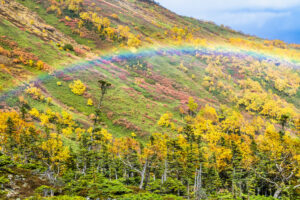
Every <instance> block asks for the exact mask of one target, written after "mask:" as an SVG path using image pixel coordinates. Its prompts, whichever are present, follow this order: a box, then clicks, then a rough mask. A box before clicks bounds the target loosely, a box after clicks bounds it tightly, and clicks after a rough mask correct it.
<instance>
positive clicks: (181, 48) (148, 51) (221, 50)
mask: <svg viewBox="0 0 300 200" xmlns="http://www.w3.org/2000/svg"><path fill="white" fill-rule="evenodd" d="M196 54H197V55H208V56H209V55H222V56H228V57H232V56H235V57H238V58H240V59H243V58H246V57H249V56H250V57H252V58H254V59H256V60H259V61H262V60H264V61H266V62H271V63H274V64H276V65H279V64H282V65H288V66H291V67H293V68H295V69H300V64H299V61H298V60H289V59H286V58H285V57H284V56H278V55H273V54H270V53H267V52H259V51H254V50H247V49H242V48H237V47H236V46H232V45H222V46H214V47H211V46H198V47H196V46H194V45H190V44H185V45H173V46H167V47H162V46H151V47H144V48H140V49H138V50H131V51H130V50H120V51H118V52H114V53H107V54H105V55H102V56H101V57H100V56H99V57H95V58H93V59H90V60H84V61H79V62H77V63H73V64H71V65H68V66H66V67H64V68H63V69H61V70H57V71H54V72H53V73H51V74H48V73H46V72H45V73H43V74H41V75H39V76H37V77H35V78H34V79H33V80H29V81H27V82H23V83H22V85H19V86H17V87H15V88H13V89H10V90H8V91H5V92H2V93H1V94H0V102H3V101H5V100H7V99H8V98H11V97H14V96H17V95H18V94H20V93H21V92H22V91H24V90H25V89H26V88H27V87H28V86H29V85H30V84H39V83H42V82H43V81H46V80H49V79H51V78H53V77H54V76H56V75H58V74H59V73H62V72H63V73H72V72H76V71H82V70H86V69H88V68H92V67H94V66H97V65H101V64H111V63H113V62H116V61H126V60H131V59H140V58H145V57H151V56H167V55H169V56H172V55H177V56H180V55H192V56H195V55H196ZM299 60H300V58H299Z"/></svg>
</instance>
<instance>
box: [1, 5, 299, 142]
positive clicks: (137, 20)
mask: <svg viewBox="0 0 300 200" xmlns="http://www.w3.org/2000/svg"><path fill="white" fill-rule="evenodd" d="M18 2H20V3H22V4H23V5H25V6H26V7H28V8H30V9H31V10H32V11H34V12H36V13H38V15H39V16H40V17H41V18H42V19H44V20H45V21H46V22H47V23H48V24H49V25H52V26H54V27H56V28H57V29H59V30H60V31H61V32H63V33H64V34H66V35H68V36H70V37H72V38H73V39H75V40H76V42H77V43H79V44H84V45H87V46H89V47H91V48H93V50H94V51H98V50H99V47H101V46H99V44H103V42H102V41H98V40H92V39H87V38H81V37H79V35H77V34H74V33H72V30H71V28H70V27H68V26H66V25H65V24H64V23H63V22H60V21H59V20H60V17H57V16H56V15H55V14H51V13H47V12H46V10H45V7H44V5H45V4H46V1H45V0H43V1H41V3H40V4H37V3H36V2H35V1H31V0H25V1H22V0H18ZM92 2H95V3H96V6H97V7H100V8H101V10H100V11H99V14H100V15H102V16H106V17H108V18H110V20H111V21H112V24H113V25H112V26H113V27H116V26H117V25H119V24H122V25H127V26H129V27H130V29H131V30H132V31H133V33H135V34H141V35H143V37H154V38H155V36H153V33H160V34H162V35H163V34H164V30H165V29H168V28H171V27H173V26H176V25H177V26H179V27H188V28H194V29H197V31H196V35H198V36H200V37H204V38H207V39H208V40H218V41H225V40H226V39H228V38H230V37H236V36H238V37H241V38H247V36H244V35H241V34H239V33H236V32H235V31H232V30H230V29H226V28H224V27H220V26H216V25H215V24H213V23H209V22H202V21H199V20H196V19H192V18H188V17H181V16H178V15H176V14H174V13H172V12H170V11H168V10H166V9H164V8H162V7H160V6H158V5H155V4H148V3H145V2H141V1H130V2H127V3H126V4H124V3H122V2H119V1H115V0H106V1H92ZM112 5H114V6H112ZM86 9H91V8H87V7H86ZM132 10H135V11H136V13H132ZM113 13H117V14H118V16H119V20H114V19H112V18H111V17H110V15H111V14H113ZM0 23H1V24H0V34H1V35H6V36H8V37H11V38H12V39H13V40H15V41H17V42H18V44H19V45H20V46H21V47H23V48H30V51H31V52H32V53H34V54H36V55H38V56H39V57H40V58H41V59H43V61H45V62H48V63H49V64H51V65H52V66H53V67H55V68H60V63H62V62H66V61H69V60H70V59H69V58H67V57H66V52H64V51H61V50H59V49H58V48H57V47H56V46H55V45H53V44H50V43H45V42H44V41H42V40H41V39H40V38H37V37H35V36H34V35H30V34H29V33H27V32H24V31H21V30H19V29H18V28H16V27H14V26H12V25H11V24H10V22H7V21H4V20H2V21H1V22H0ZM156 39H157V38H156ZM158 41H159V39H158ZM114 45H116V44H110V46H114ZM97 47H98V48H97ZM100 50H101V49H100ZM143 60H144V61H145V62H147V63H149V64H150V65H152V66H153V69H152V72H153V73H155V74H158V75H160V76H161V77H164V78H165V79H166V80H168V81H170V82H173V83H176V84H177V87H178V88H179V89H178V91H180V92H183V93H182V94H184V92H185V93H186V94H188V95H189V96H194V97H196V98H197V99H198V102H199V103H200V104H201V105H204V104H206V103H209V104H212V105H214V106H216V107H218V106H219V105H220V102H224V101H225V102H226V97H224V96H222V95H221V94H220V93H219V92H209V91H207V90H206V89H205V88H204V87H203V86H201V83H202V81H203V77H204V76H205V75H206V72H205V67H206V63H205V61H204V60H201V59H198V58H196V57H194V56H180V57H179V56H175V55H174V56H169V57H159V56H154V57H149V58H145V59H143ZM181 63H183V64H184V65H185V66H186V67H187V68H188V72H187V73H184V72H183V71H182V70H181V69H180V68H179V66H180V64H181ZM115 64H116V65H118V66H119V67H120V68H122V69H125V68H126V67H125V65H126V63H125V64H117V63H115ZM107 68H109V66H106V69H104V68H100V67H95V68H93V69H89V70H86V71H80V72H74V73H72V74H69V76H71V77H72V79H80V80H82V81H83V82H84V83H85V84H86V85H87V86H88V94H89V96H91V98H92V99H93V100H94V101H96V100H97V99H98V98H99V89H98V86H97V80H98V79H99V77H105V78H106V79H107V80H108V81H110V82H111V83H112V84H113V88H112V89H110V90H109V92H108V94H107V96H106V97H105V101H104V113H105V115H104V116H103V125H104V126H106V127H107V128H108V129H109V130H110V131H111V132H112V133H113V134H115V135H117V136H121V135H124V134H125V135H126V134H130V133H131V132H132V131H136V132H138V134H139V135H140V136H141V137H143V136H145V135H147V134H148V133H153V132H156V131H168V130H166V129H162V128H160V127H158V126H157V120H158V119H159V118H160V115H161V114H163V113H165V112H171V113H173V114H174V120H176V121H178V124H180V122H181V120H182V119H181V117H180V115H179V113H178V106H179V105H181V103H180V99H179V98H177V97H174V96H171V95H170V94H167V95H165V94H163V93H162V92H161V91H160V92H157V87H158V86H159V85H155V84H152V85H151V84H150V86H149V85H147V86H148V87H149V88H150V89H149V90H146V89H144V88H143V87H141V86H140V85H139V84H137V83H136V78H145V77H143V75H141V74H138V73H136V72H134V71H132V70H129V72H130V75H128V76H127V77H126V80H122V79H120V78H119V75H120V73H119V72H117V71H115V70H107ZM26 69H28V71H30V72H31V73H32V76H36V75H38V74H40V72H38V71H34V70H33V69H31V68H28V67H27V68H26ZM224 73H227V74H231V75H233V73H234V72H233V70H232V69H231V68H230V64H228V66H227V72H224ZM192 74H194V75H195V77H196V78H195V79H192ZM0 75H1V77H3V78H2V79H1V81H2V82H3V79H4V80H6V81H5V82H10V81H11V79H13V77H10V76H9V75H7V74H0ZM145 80H146V79H145ZM57 81H61V82H62V83H63V85H62V86H61V87H59V86H57V84H56V82H57ZM151 81H152V82H154V83H155V82H156V81H154V80H152V79H151V80H150V82H151ZM69 83H70V81H64V80H63V79H59V78H51V79H49V80H47V81H45V82H44V83H43V87H45V88H46V89H47V94H46V96H47V95H49V96H52V97H53V98H54V99H55V102H54V103H53V105H52V106H51V109H53V110H56V111H61V110H62V109H65V110H68V111H69V112H71V113H72V115H73V116H74V118H75V119H78V120H81V122H84V123H83V124H85V125H88V124H89V123H91V120H89V117H88V116H89V115H90V114H91V113H93V112H94V109H93V107H89V106H87V105H86V102H87V98H85V97H83V96H77V95H74V94H73V93H72V92H71V91H70V89H69V87H68V85H69ZM228 84H229V85H233V86H234V81H231V82H230V81H228ZM142 85H143V84H142ZM7 86H9V84H7V85H6V86H5V87H7ZM166 87H167V88H170V89H174V88H173V87H171V86H170V87H169V86H166ZM265 89H266V90H267V89H269V88H268V86H266V88H265ZM271 89H272V88H271ZM175 90H177V89H175ZM172 91H173V92H174V90H172ZM235 91H236V92H239V88H238V87H236V88H235ZM180 94H181V93H180ZM283 98H285V99H287V100H288V101H289V102H291V103H294V104H295V105H296V106H297V107H298V108H299V103H297V102H299V101H298V100H299V90H298V93H297V95H296V96H294V97H291V98H290V97H286V96H283ZM9 101H10V104H11V105H13V104H14V102H15V99H14V100H13V99H10V100H9ZM28 101H29V103H30V105H31V106H32V107H37V108H38V109H39V110H45V109H46V108H47V105H45V104H43V103H40V102H38V101H35V100H32V99H30V98H28ZM106 115H110V116H106ZM120 119H126V120H127V122H128V123H129V125H132V126H135V127H138V128H139V129H140V130H134V129H133V130H132V129H131V130H130V129H129V130H128V129H126V128H125V127H124V126H119V125H116V124H114V122H116V121H118V120H120Z"/></svg>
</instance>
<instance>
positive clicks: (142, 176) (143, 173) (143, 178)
mask: <svg viewBox="0 0 300 200" xmlns="http://www.w3.org/2000/svg"><path fill="white" fill-rule="evenodd" d="M147 165H148V161H147V160H146V162H145V164H144V167H143V171H141V182H140V186H139V188H140V189H142V188H143V185H144V180H145V174H146V170H147Z"/></svg>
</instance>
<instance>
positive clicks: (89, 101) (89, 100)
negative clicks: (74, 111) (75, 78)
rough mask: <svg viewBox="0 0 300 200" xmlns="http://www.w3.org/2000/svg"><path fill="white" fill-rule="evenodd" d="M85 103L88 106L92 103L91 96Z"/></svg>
mask: <svg viewBox="0 0 300 200" xmlns="http://www.w3.org/2000/svg"><path fill="white" fill-rule="evenodd" d="M87 105H88V106H92V105H94V102H93V100H92V99H91V98H89V99H88V101H87Z"/></svg>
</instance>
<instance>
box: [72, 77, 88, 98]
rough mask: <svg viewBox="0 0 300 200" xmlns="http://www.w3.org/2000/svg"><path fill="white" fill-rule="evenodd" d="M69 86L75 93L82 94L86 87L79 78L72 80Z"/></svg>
mask: <svg viewBox="0 0 300 200" xmlns="http://www.w3.org/2000/svg"><path fill="white" fill-rule="evenodd" d="M69 87H70V88H71V90H72V92H73V93H74V94H77V95H82V94H83V93H84V92H85V89H86V87H85V85H84V84H83V83H82V82H81V80H76V81H73V83H71V84H70V85H69Z"/></svg>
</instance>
